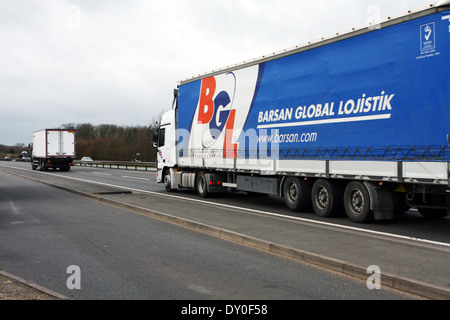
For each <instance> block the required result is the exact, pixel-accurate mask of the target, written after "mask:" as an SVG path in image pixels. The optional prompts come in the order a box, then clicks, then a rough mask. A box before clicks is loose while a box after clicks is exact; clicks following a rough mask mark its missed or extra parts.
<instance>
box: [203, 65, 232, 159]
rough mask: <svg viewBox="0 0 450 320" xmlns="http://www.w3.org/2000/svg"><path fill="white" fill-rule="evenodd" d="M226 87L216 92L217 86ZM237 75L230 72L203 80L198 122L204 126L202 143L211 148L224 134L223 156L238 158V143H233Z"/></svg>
mask: <svg viewBox="0 0 450 320" xmlns="http://www.w3.org/2000/svg"><path fill="white" fill-rule="evenodd" d="M218 81H220V83H218ZM218 87H220V88H221V89H224V90H222V91H220V92H218V93H217V94H216V92H217V91H218V90H217V88H218ZM235 93H236V76H235V75H234V74H233V73H232V72H230V73H227V74H226V76H225V77H221V78H220V80H217V79H216V78H215V77H209V78H206V79H203V80H202V84H201V92H200V99H199V111H198V120H197V124H198V125H201V126H202V127H203V130H202V144H203V147H204V148H206V149H209V148H211V147H212V146H213V145H214V144H215V143H216V142H218V140H219V139H220V138H221V137H222V135H223V134H224V142H223V157H224V158H234V159H236V153H237V144H235V143H232V136H233V129H234V123H235V117H236V110H235V109H233V102H234V96H235Z"/></svg>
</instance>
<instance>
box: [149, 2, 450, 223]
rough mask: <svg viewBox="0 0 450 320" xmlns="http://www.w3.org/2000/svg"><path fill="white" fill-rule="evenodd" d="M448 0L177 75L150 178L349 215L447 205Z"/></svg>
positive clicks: (427, 212) (428, 212)
mask: <svg viewBox="0 0 450 320" xmlns="http://www.w3.org/2000/svg"><path fill="white" fill-rule="evenodd" d="M449 10H450V2H449V1H441V2H440V3H439V4H438V5H433V6H430V7H427V8H424V9H421V10H417V11H411V12H408V14H406V15H403V16H399V17H396V18H389V19H388V20H386V21H384V22H382V23H380V24H379V25H376V26H369V27H365V28H361V29H357V30H351V31H349V32H347V33H344V34H338V35H337V36H335V37H333V38H330V39H322V40H320V41H317V42H313V43H308V44H306V45H304V46H298V47H295V48H292V49H290V50H284V51H282V52H279V53H274V54H271V55H268V56H264V57H261V58H259V59H255V60H252V61H246V62H243V63H240V64H237V65H234V66H232V67H227V68H224V69H219V70H216V71H212V72H210V73H207V74H204V75H200V76H198V77H193V78H191V79H187V80H184V81H181V82H180V83H179V84H178V88H177V89H176V90H175V100H174V104H173V108H172V110H170V111H168V112H167V113H166V114H164V116H163V117H162V121H161V125H160V129H159V131H158V132H156V134H155V136H154V145H155V147H157V148H158V170H157V180H158V182H161V183H164V184H165V188H166V189H167V190H168V191H173V190H176V189H179V188H193V189H195V190H196V191H197V193H198V194H199V195H200V196H201V197H207V196H208V195H210V194H212V193H214V192H221V191H224V190H238V191H246V192H249V193H252V194H253V193H260V194H266V195H275V196H280V197H283V198H284V199H285V202H286V205H287V206H288V207H289V208H291V209H293V210H310V209H311V208H313V209H314V211H315V212H316V213H317V214H318V215H319V216H323V217H328V216H333V215H337V214H340V213H343V212H346V214H347V215H348V216H349V218H350V219H351V220H353V221H355V222H366V221H370V220H372V219H376V220H382V219H390V218H393V216H394V213H396V212H403V211H406V210H408V209H409V208H417V209H418V210H419V212H420V213H422V214H423V215H424V216H426V217H443V216H446V215H447V214H448V213H450V209H449V208H450V179H449V171H450V165H449V163H450V162H449V160H450V103H449V98H450V95H449V93H450V81H449V75H450V11H449Z"/></svg>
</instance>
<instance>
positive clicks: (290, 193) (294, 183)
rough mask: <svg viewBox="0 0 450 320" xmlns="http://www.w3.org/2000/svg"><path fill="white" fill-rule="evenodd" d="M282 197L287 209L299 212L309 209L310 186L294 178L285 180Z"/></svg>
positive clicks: (306, 182)
mask: <svg viewBox="0 0 450 320" xmlns="http://www.w3.org/2000/svg"><path fill="white" fill-rule="evenodd" d="M283 196H284V201H285V203H286V206H287V207H288V208H289V209H292V210H296V211H300V210H305V209H309V208H310V207H311V185H310V184H309V183H308V181H305V180H301V179H299V178H296V177H288V178H286V181H285V182H284V185H283Z"/></svg>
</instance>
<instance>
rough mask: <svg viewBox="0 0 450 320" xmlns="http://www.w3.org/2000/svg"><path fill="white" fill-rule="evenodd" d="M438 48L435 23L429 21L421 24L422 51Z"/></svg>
mask: <svg viewBox="0 0 450 320" xmlns="http://www.w3.org/2000/svg"><path fill="white" fill-rule="evenodd" d="M435 48H436V36H435V24H434V22H433V23H428V24H424V25H422V26H420V51H422V52H424V51H429V50H433V49H435Z"/></svg>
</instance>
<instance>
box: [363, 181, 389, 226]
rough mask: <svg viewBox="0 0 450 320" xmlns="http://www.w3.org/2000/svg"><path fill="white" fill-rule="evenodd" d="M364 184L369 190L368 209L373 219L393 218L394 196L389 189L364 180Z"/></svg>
mask: <svg viewBox="0 0 450 320" xmlns="http://www.w3.org/2000/svg"><path fill="white" fill-rule="evenodd" d="M364 185H365V186H366V188H367V190H368V191H369V196H370V209H371V210H372V212H373V217H374V219H375V220H390V219H393V218H394V198H393V195H392V192H391V190H389V189H388V188H385V187H382V186H376V185H374V184H372V183H370V182H367V181H365V182H364Z"/></svg>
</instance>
